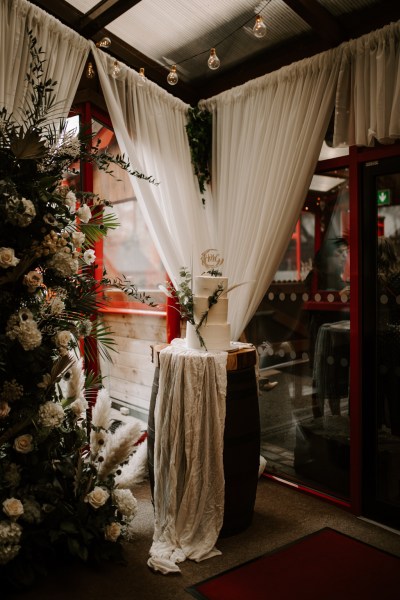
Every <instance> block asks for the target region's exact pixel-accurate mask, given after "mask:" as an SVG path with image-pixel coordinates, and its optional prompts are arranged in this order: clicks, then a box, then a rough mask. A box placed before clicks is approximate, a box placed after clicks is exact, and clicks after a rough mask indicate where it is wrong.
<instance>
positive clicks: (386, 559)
mask: <svg viewBox="0 0 400 600" xmlns="http://www.w3.org/2000/svg"><path fill="white" fill-rule="evenodd" d="M186 591H187V592H189V593H190V594H191V595H192V596H194V597H195V598H199V599H202V600H289V599H290V600H303V599H304V600H350V599H351V600H356V599H357V600H358V598H360V599H362V600H394V598H400V558H398V557H396V556H394V555H393V554H389V553H388V552H384V551H383V550H378V549H377V548H374V547H372V546H369V545H368V544H365V543H364V542H360V541H358V540H355V539H354V538H352V537H350V536H348V535H344V534H342V533H339V532H338V531H334V530H333V529H330V528H324V529H321V530H320V531H317V532H315V533H312V534H311V535H308V536H306V537H303V538H301V539H300V540H297V541H296V542H294V543H292V544H289V545H287V546H284V547H282V548H278V549H277V550H275V551H273V552H271V553H269V554H265V555H264V556H261V557H259V558H256V559H255V560H252V561H249V562H247V563H245V564H243V565H241V566H239V567H235V568H233V569H230V570H229V571H225V572H224V573H222V574H221V575H217V576H216V577H212V578H210V579H207V580H205V581H202V582H200V583H198V584H196V585H194V586H192V587H190V588H187V590H186Z"/></svg>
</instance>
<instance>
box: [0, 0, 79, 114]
mask: <svg viewBox="0 0 400 600" xmlns="http://www.w3.org/2000/svg"><path fill="white" fill-rule="evenodd" d="M30 30H31V31H32V34H33V36H34V37H36V38H37V49H39V48H41V50H42V51H43V56H42V58H44V59H45V63H44V76H45V78H46V79H48V78H52V79H53V80H56V81H57V82H58V85H57V87H56V89H55V96H56V106H55V107H54V115H53V114H52V115H51V116H54V118H60V117H65V116H67V114H68V111H69V109H70V107H71V104H72V101H73V99H74V96H75V93H76V90H77V88H78V84H79V80H80V78H81V75H82V72H83V68H84V66H85V61H86V58H87V56H88V53H89V48H90V46H89V43H88V42H87V41H86V40H85V39H84V38H82V37H80V36H79V35H78V34H77V33H75V32H74V31H72V30H70V29H68V28H67V27H65V26H64V25H62V23H60V22H59V21H57V19H54V18H53V17H52V16H50V15H48V14H47V13H46V12H44V11H43V10H41V9H40V8H38V7H36V6H33V5H32V4H30V3H29V2H26V0H0V62H1V67H0V106H5V107H6V108H7V110H8V112H12V111H14V116H15V117H18V111H19V109H20V108H21V107H23V106H24V103H25V101H26V93H27V82H26V74H27V73H28V72H29V64H30V62H31V55H30V53H29V38H28V35H27V31H30Z"/></svg>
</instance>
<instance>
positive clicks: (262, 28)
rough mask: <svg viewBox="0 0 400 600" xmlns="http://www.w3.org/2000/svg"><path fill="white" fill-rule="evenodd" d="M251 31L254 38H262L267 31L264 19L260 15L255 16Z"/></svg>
mask: <svg viewBox="0 0 400 600" xmlns="http://www.w3.org/2000/svg"><path fill="white" fill-rule="evenodd" d="M253 33H254V35H255V36H256V38H262V37H264V35H265V34H266V33H267V26H266V24H265V23H264V20H263V18H262V17H261V15H257V16H256V22H255V23H254V27H253Z"/></svg>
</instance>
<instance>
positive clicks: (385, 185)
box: [362, 157, 400, 527]
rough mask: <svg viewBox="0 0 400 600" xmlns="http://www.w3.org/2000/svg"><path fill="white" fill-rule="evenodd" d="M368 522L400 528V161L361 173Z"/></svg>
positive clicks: (366, 167) (373, 165)
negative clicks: (370, 520) (373, 521)
mask: <svg viewBox="0 0 400 600" xmlns="http://www.w3.org/2000/svg"><path fill="white" fill-rule="evenodd" d="M362 192H363V193H362V202H363V220H364V223H363V232H364V235H363V307H364V309H363V360H362V364H363V377H362V380H363V384H362V385H363V388H362V406H363V432H364V434H363V439H364V452H363V453H364V460H363V463H364V469H363V481H364V490H363V497H364V506H363V513H364V514H365V516H367V517H369V518H371V519H373V520H375V521H379V522H381V523H385V524H387V525H389V526H393V527H399V526H400V158H398V157H396V158H387V159H383V160H379V161H373V162H370V163H366V164H365V165H364V167H363V190H362Z"/></svg>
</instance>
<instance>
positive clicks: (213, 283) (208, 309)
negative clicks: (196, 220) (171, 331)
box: [186, 250, 231, 350]
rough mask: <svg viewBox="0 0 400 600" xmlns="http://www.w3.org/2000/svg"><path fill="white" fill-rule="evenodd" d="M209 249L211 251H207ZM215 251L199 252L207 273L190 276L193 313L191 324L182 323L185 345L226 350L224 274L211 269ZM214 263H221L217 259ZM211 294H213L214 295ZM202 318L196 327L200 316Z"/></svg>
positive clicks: (228, 334)
mask: <svg viewBox="0 0 400 600" xmlns="http://www.w3.org/2000/svg"><path fill="white" fill-rule="evenodd" d="M210 253H212V254H210ZM217 256H218V255H216V254H215V251H212V250H207V251H206V252H203V254H202V263H203V265H204V266H206V267H210V262H211V261H212V259H213V263H212V264H211V267H212V269H211V273H217V275H214V274H208V273H206V274H203V275H199V276H197V277H195V278H194V282H193V290H192V292H193V317H194V322H195V325H193V324H192V323H189V322H188V323H187V325H186V345H187V347H188V348H191V349H193V350H229V349H230V342H231V326H230V323H228V296H227V289H228V278H227V277H222V276H221V275H220V273H219V272H218V271H216V270H215V268H214V267H215V261H216V260H217V259H216V257H217ZM218 260H219V262H217V266H219V265H220V264H222V261H221V259H219V258H218ZM214 295H216V300H217V301H216V302H215V303H214V304H212V305H211V306H209V298H210V297H213V296H214ZM214 297H215V296H214ZM204 315H206V318H205V319H204V320H203V323H202V324H201V325H200V327H199V328H198V329H197V326H198V325H199V323H200V322H201V319H202V318H203V316H204Z"/></svg>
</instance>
